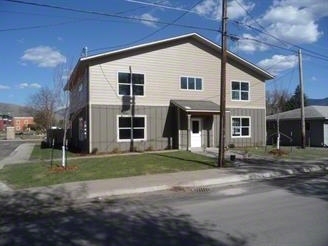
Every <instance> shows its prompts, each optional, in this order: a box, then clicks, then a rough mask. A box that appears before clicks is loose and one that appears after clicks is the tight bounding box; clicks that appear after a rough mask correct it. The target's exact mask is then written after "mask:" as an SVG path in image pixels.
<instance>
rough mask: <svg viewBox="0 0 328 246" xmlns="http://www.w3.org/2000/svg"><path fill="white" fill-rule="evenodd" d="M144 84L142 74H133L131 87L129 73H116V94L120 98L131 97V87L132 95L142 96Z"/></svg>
mask: <svg viewBox="0 0 328 246" xmlns="http://www.w3.org/2000/svg"><path fill="white" fill-rule="evenodd" d="M144 84H145V76H144V74H138V73H133V74H132V85H131V78H130V73H118V94H119V95H120V96H132V95H131V86H132V93H133V95H135V96H143V95H144Z"/></svg>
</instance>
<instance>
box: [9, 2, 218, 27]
mask: <svg viewBox="0 0 328 246" xmlns="http://www.w3.org/2000/svg"><path fill="white" fill-rule="evenodd" d="M2 1H6V2H11V3H18V4H25V5H32V6H37V7H44V8H52V9H58V10H64V11H70V12H75V13H82V14H91V15H99V16H106V17H112V18H119V19H125V20H130V21H139V22H142V21H143V22H150V23H156V24H161V25H167V24H170V23H169V22H165V21H158V20H150V19H147V18H139V17H133V16H123V15H119V14H110V13H104V12H98V11H91V10H83V9H76V8H68V7H61V6H57V5H52V4H41V3H33V2H26V1H21V0H2ZM172 25H174V26H178V27H183V28H189V29H196V30H205V31H214V32H218V30H217V29H213V28H207V27H200V26H193V25H187V24H172Z"/></svg>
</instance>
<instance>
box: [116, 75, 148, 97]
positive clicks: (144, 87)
mask: <svg viewBox="0 0 328 246" xmlns="http://www.w3.org/2000/svg"><path fill="white" fill-rule="evenodd" d="M120 73H124V74H130V72H122V71H118V72H117V95H118V96H120V97H124V96H132V95H131V94H130V92H129V94H128V95H123V94H120V84H121V85H122V84H123V85H129V91H131V88H130V87H131V84H130V83H128V84H127V83H120ZM134 74H138V75H143V84H142V87H143V95H134V96H136V97H144V96H145V95H146V86H145V85H146V74H145V73H143V72H139V71H136V72H133V73H132V76H133V75H134ZM138 85H139V84H138Z"/></svg>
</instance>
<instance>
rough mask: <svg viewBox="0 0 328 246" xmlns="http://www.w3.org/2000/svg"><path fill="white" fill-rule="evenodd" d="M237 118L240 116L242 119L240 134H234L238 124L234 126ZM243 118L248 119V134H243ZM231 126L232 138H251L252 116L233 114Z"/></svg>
mask: <svg viewBox="0 0 328 246" xmlns="http://www.w3.org/2000/svg"><path fill="white" fill-rule="evenodd" d="M235 118H238V119H239V120H240V126H239V132H240V135H239V136H236V135H234V128H236V126H233V119H235ZM242 119H248V135H242V129H243V128H245V126H243V125H242ZM230 127H231V138H251V130H252V118H251V117H250V116H231V123H230Z"/></svg>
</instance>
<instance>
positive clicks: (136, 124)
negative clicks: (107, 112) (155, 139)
mask: <svg viewBox="0 0 328 246" xmlns="http://www.w3.org/2000/svg"><path fill="white" fill-rule="evenodd" d="M132 127H133V139H134V140H138V141H141V140H146V116H140V115H138V116H134V117H133V122H132V117H131V116H118V117H117V128H118V129H117V132H118V134H117V140H118V141H130V140H131V129H132Z"/></svg>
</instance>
